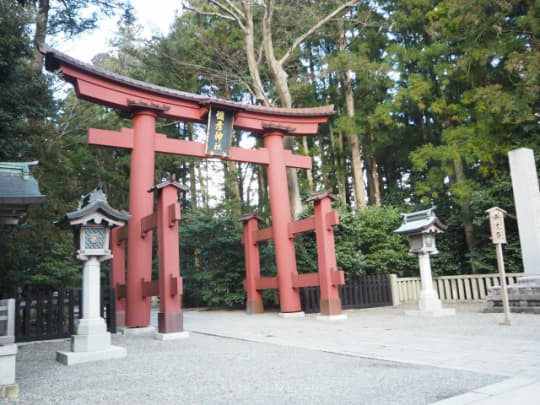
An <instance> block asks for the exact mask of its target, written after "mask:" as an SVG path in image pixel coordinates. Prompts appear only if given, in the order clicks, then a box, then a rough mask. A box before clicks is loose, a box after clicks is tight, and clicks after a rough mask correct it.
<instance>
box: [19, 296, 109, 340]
mask: <svg viewBox="0 0 540 405" xmlns="http://www.w3.org/2000/svg"><path fill="white" fill-rule="evenodd" d="M101 303H102V304H101V316H103V317H104V318H105V321H106V323H107V329H108V330H109V332H111V333H116V320H115V318H114V317H115V314H116V310H115V299H114V288H107V289H104V290H103V291H102V293H101ZM81 314H82V299H81V291H80V290H69V291H48V292H36V293H32V292H25V293H22V294H20V295H19V296H18V297H17V298H16V300H15V341H16V342H30V341H35V340H48V339H60V338H67V337H70V336H71V335H73V334H74V333H75V328H76V322H77V320H78V319H79V318H80V316H81Z"/></svg>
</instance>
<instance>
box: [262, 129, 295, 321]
mask: <svg viewBox="0 0 540 405" xmlns="http://www.w3.org/2000/svg"><path fill="white" fill-rule="evenodd" d="M265 129H266V130H267V131H268V132H265V133H264V134H263V141H264V146H265V148H267V149H268V155H269V164H268V171H267V175H268V188H269V191H270V192H269V194H270V212H271V214H272V233H273V238H274V244H275V255H276V268H277V279H278V286H279V302H280V306H281V312H282V313H295V312H296V313H299V315H302V314H303V313H301V310H302V307H301V304H300V293H299V290H298V289H297V288H293V276H295V275H297V274H298V271H297V269H296V254H295V251H294V241H293V239H291V238H290V237H289V223H290V222H291V208H290V206H289V188H288V185H287V167H286V165H285V159H284V151H285V149H284V145H283V138H284V136H285V133H286V129H284V128H272V127H269V126H267V127H266V128H265Z"/></svg>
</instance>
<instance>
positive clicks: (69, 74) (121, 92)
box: [61, 65, 208, 123]
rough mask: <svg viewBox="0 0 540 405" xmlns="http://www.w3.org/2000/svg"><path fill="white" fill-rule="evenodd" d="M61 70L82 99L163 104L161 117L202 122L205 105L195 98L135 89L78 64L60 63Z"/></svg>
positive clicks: (123, 107)
mask: <svg viewBox="0 0 540 405" xmlns="http://www.w3.org/2000/svg"><path fill="white" fill-rule="evenodd" d="M61 71H62V73H63V75H64V77H66V78H67V79H70V81H72V82H73V83H74V85H75V91H76V93H77V96H78V97H79V98H81V99H83V100H87V101H90V102H94V103H97V104H100V105H105V106H107V107H112V108H117V109H120V110H124V111H130V110H131V106H130V104H131V103H133V102H136V103H139V104H148V105H150V106H151V105H154V106H159V107H165V108H166V111H163V112H162V113H160V116H161V117H165V118H171V119H178V118H181V119H182V120H184V121H192V122H201V123H203V122H205V115H206V114H207V113H208V108H207V107H203V106H201V105H200V104H199V103H198V102H196V101H189V100H185V99H179V98H178V97H173V96H171V97H167V96H164V95H161V94H157V93H155V92H151V91H149V90H141V89H137V88H136V87H134V86H128V85H126V84H125V83H121V82H118V81H115V80H113V79H112V78H108V77H105V78H103V77H97V76H96V75H92V74H89V73H86V72H84V71H83V69H81V68H80V67H71V66H67V65H63V66H62V68H61Z"/></svg>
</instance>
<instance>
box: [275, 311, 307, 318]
mask: <svg viewBox="0 0 540 405" xmlns="http://www.w3.org/2000/svg"><path fill="white" fill-rule="evenodd" d="M278 316H279V317H280V318H303V317H304V316H306V314H305V313H304V311H299V312H280V313H279V314H278Z"/></svg>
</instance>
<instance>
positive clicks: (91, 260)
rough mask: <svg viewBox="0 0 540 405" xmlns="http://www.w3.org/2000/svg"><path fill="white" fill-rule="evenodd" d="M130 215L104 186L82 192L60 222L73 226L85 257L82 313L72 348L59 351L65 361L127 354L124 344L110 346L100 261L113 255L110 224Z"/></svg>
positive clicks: (81, 255) (120, 222) (79, 255)
mask: <svg viewBox="0 0 540 405" xmlns="http://www.w3.org/2000/svg"><path fill="white" fill-rule="evenodd" d="M129 217H130V215H129V213H127V212H125V211H119V210H116V209H114V208H112V207H111V206H110V205H109V203H108V202H107V198H106V196H105V194H104V193H103V191H102V190H101V187H97V188H95V189H94V190H92V191H91V192H90V193H88V194H86V195H83V196H82V197H81V200H80V202H79V206H78V207H77V210H76V211H73V212H69V213H67V214H66V216H65V218H64V220H63V221H62V222H61V225H64V226H67V225H70V226H71V227H72V228H73V231H74V236H75V245H76V256H77V259H79V260H82V261H84V269H83V280H82V290H83V294H82V311H83V312H82V317H81V319H79V323H78V325H77V330H76V334H75V335H73V336H72V338H71V352H58V353H57V360H58V361H59V362H61V363H64V364H66V365H72V364H76V363H84V362H88V361H96V360H105V359H111V358H120V357H124V356H126V350H125V348H122V347H116V346H111V336H110V333H109V332H107V326H106V323H105V320H104V319H103V318H102V317H101V316H100V292H101V288H100V262H102V261H104V260H109V259H111V258H112V255H111V251H110V249H109V237H110V231H111V228H113V227H115V226H122V225H124V224H125V223H126V222H127V221H128V219H129Z"/></svg>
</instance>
